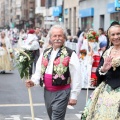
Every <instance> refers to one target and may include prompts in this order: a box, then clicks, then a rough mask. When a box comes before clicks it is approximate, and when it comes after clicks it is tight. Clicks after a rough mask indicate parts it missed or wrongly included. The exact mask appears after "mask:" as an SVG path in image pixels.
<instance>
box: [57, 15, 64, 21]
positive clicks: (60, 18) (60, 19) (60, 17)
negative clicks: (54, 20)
mask: <svg viewBox="0 0 120 120" xmlns="http://www.w3.org/2000/svg"><path fill="white" fill-rule="evenodd" d="M58 19H59V22H62V19H63V17H62V13H60V14H59V18H58Z"/></svg>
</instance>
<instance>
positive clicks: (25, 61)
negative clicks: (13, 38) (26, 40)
mask: <svg viewBox="0 0 120 120" xmlns="http://www.w3.org/2000/svg"><path fill="white" fill-rule="evenodd" d="M15 60H16V67H17V69H18V71H19V74H20V77H21V79H22V78H25V79H26V78H28V76H29V69H30V65H31V63H32V62H33V60H32V59H31V52H29V51H27V52H25V51H24V50H22V49H15Z"/></svg>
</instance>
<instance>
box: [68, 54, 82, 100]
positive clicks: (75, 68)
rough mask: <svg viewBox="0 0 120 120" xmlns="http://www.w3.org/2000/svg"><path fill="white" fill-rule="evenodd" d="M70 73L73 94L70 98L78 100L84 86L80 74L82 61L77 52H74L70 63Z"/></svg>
mask: <svg viewBox="0 0 120 120" xmlns="http://www.w3.org/2000/svg"><path fill="white" fill-rule="evenodd" d="M69 69H70V75H71V96H70V99H75V100H77V96H78V95H79V93H80V91H81V87H82V81H81V80H82V79H81V75H80V73H81V72H80V63H79V59H78V56H77V54H76V53H75V52H73V53H72V56H71V59H70V64H69Z"/></svg>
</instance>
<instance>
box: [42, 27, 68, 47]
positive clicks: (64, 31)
mask: <svg viewBox="0 0 120 120" xmlns="http://www.w3.org/2000/svg"><path fill="white" fill-rule="evenodd" d="M55 28H57V29H62V31H63V34H64V37H65V39H66V38H67V34H66V30H65V29H64V27H63V26H61V25H53V26H52V27H51V28H50V30H49V32H48V35H47V37H46V40H45V43H44V46H43V49H46V48H47V46H48V45H49V41H50V37H51V35H52V30H53V29H55Z"/></svg>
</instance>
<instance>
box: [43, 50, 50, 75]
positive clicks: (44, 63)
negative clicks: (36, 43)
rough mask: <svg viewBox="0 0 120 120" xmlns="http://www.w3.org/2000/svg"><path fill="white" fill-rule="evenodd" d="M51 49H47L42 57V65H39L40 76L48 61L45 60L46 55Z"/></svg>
mask: <svg viewBox="0 0 120 120" xmlns="http://www.w3.org/2000/svg"><path fill="white" fill-rule="evenodd" d="M50 50H51V49H49V50H48V51H47V52H46V53H45V54H44V55H43V57H42V65H41V74H42V75H43V74H44V72H45V70H46V67H47V65H48V59H47V55H48V53H49V52H50Z"/></svg>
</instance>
